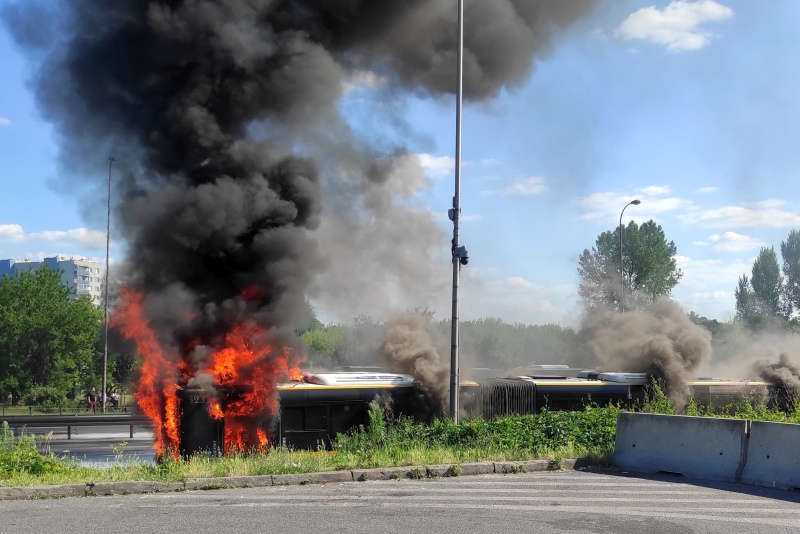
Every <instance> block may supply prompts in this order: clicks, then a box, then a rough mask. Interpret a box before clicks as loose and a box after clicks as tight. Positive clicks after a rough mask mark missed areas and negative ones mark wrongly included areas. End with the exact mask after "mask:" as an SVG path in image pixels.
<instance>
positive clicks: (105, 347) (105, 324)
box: [100, 156, 117, 413]
mask: <svg viewBox="0 0 800 534" xmlns="http://www.w3.org/2000/svg"><path fill="white" fill-rule="evenodd" d="M115 161H117V160H116V159H114V156H109V158H108V204H106V208H107V211H106V272H105V279H106V281H105V285H104V286H103V296H104V303H103V390H102V391H101V393H100V395H101V397H100V399H101V402H102V403H103V413H105V412H106V388H107V387H108V384H107V382H106V374H107V373H108V251H109V245H110V244H111V166H112V165H114V162H115Z"/></svg>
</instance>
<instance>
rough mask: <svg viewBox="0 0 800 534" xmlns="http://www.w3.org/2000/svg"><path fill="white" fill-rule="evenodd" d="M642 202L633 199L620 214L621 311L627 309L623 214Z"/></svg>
mask: <svg viewBox="0 0 800 534" xmlns="http://www.w3.org/2000/svg"><path fill="white" fill-rule="evenodd" d="M641 203H642V202H641V201H640V200H638V199H637V200H631V201H630V202H628V203H627V204H625V207H624V208H622V211H621V212H620V214H619V278H620V282H621V284H620V292H621V293H620V295H621V296H620V299H619V311H620V313H622V312H624V311H625V267H624V264H623V262H622V261H623V260H622V214H623V213H625V209H626V208H627V207H628V206H630V205H631V204H633V205H634V206H638V205H639V204H641Z"/></svg>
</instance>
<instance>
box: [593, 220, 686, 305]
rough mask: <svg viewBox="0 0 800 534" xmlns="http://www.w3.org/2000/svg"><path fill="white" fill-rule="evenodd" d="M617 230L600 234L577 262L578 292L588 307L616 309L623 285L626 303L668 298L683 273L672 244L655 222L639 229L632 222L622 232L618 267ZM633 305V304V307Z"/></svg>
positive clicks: (618, 244)
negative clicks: (593, 244) (621, 253)
mask: <svg viewBox="0 0 800 534" xmlns="http://www.w3.org/2000/svg"><path fill="white" fill-rule="evenodd" d="M619 231H620V228H619V227H617V228H616V229H615V230H614V231H608V232H603V233H602V234H600V236H599V237H598V238H597V241H596V243H595V246H594V247H593V248H592V250H591V251H589V250H588V249H586V250H584V251H583V253H582V254H581V256H580V258H579V259H578V263H579V266H578V274H579V275H580V278H581V282H580V287H579V289H578V293H579V294H580V295H581V297H583V298H584V299H585V300H586V301H587V302H588V303H589V305H590V306H592V307H597V306H601V305H605V306H609V307H614V308H617V307H619V302H620V297H621V292H620V289H621V288H622V286H621V284H622V283H624V287H625V293H626V302H628V300H629V299H628V297H627V295H630V296H631V297H633V298H631V299H630V302H633V303H636V302H642V301H644V302H654V301H656V300H658V299H659V298H661V297H668V296H669V295H671V293H672V289H673V288H674V287H675V286H676V285H678V282H679V281H680V279H681V277H682V276H683V273H682V272H681V270H680V269H679V268H678V267H677V264H676V261H675V255H676V253H677V247H676V246H675V242H674V241H667V240H666V237H665V235H664V231H663V229H662V228H661V226H660V225H658V224H656V223H655V222H654V221H652V220H651V221H647V222H646V223H644V224H642V225H641V226H638V225H637V224H636V223H635V222H633V221H631V222H630V223H629V224H628V226H627V228H625V229H624V230H623V231H624V233H623V238H624V242H623V258H622V268H621V267H620V249H619V246H620V235H619ZM634 305H635V304H634Z"/></svg>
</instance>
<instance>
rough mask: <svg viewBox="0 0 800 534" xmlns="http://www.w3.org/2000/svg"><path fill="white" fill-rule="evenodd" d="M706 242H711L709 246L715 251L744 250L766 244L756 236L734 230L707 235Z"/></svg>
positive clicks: (754, 248) (758, 247) (755, 248)
mask: <svg viewBox="0 0 800 534" xmlns="http://www.w3.org/2000/svg"><path fill="white" fill-rule="evenodd" d="M708 242H709V243H710V244H711V248H712V249H713V250H716V251H717V252H744V251H747V250H757V249H760V248H761V247H763V246H766V243H764V242H763V241H761V240H760V239H758V238H755V237H750V236H747V235H743V234H737V233H736V232H725V233H722V234H714V235H712V236H709V238H708Z"/></svg>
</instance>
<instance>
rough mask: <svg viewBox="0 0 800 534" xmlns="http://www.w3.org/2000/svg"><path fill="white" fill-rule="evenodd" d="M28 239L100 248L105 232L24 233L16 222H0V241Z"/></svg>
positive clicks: (16, 241) (58, 231)
mask: <svg viewBox="0 0 800 534" xmlns="http://www.w3.org/2000/svg"><path fill="white" fill-rule="evenodd" d="M30 241H45V242H48V243H60V244H64V245H81V246H84V247H88V248H102V247H104V246H105V243H106V234H105V232H101V231H99V230H87V229H86V228H74V229H72V230H46V231H44V232H31V233H26V232H25V230H24V229H23V228H22V226H20V225H18V224H0V242H5V243H22V242H30Z"/></svg>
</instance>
